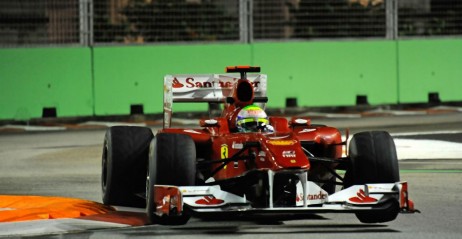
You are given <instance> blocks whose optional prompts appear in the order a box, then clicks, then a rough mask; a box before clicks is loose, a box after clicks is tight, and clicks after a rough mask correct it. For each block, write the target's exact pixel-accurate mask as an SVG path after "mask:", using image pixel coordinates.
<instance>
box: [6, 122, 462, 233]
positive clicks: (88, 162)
mask: <svg viewBox="0 0 462 239" xmlns="http://www.w3.org/2000/svg"><path fill="white" fill-rule="evenodd" d="M375 120H390V119H386V118H383V119H381V118H377V119H375ZM374 122H376V121H374ZM460 122H462V121H460ZM460 122H459V123H449V124H434V125H431V126H430V125H414V126H412V125H411V126H409V125H407V126H404V127H399V126H383V127H374V128H376V129H380V130H388V131H390V132H392V133H395V134H397V135H398V136H395V138H397V139H430V140H435V139H436V140H444V141H450V142H457V143H461V142H462V133H458V132H462V123H460ZM336 123H337V122H336V121H335V120H330V122H329V123H328V124H329V125H333V126H337V127H342V124H344V123H345V122H344V121H341V122H340V121H339V122H338V125H336ZM365 125H366V124H365ZM371 127H373V126H371ZM362 130H365V129H363V128H360V127H358V128H354V129H353V130H352V133H354V132H358V131H362ZM367 130H369V127H368V128H367ZM424 131H429V132H431V131H443V132H445V133H437V134H432V133H430V134H424V135H417V134H413V133H411V134H402V133H409V132H424ZM400 134H401V136H400ZM103 137H104V130H92V131H65V132H46V133H21V134H8V135H7V134H3V135H0V165H1V167H0V194H19V195H51V196H65V197H75V198H83V199H89V200H94V201H97V202H100V201H101V192H100V191H101V190H100V170H101V165H100V163H101V160H100V158H101V148H102V142H103ZM434 151H438V149H437V148H435V149H434ZM460 158H462V155H461V157H460ZM400 168H401V178H402V180H406V181H408V182H409V183H410V194H411V198H412V199H413V200H414V201H415V203H416V207H417V208H418V209H420V210H421V211H422V213H421V214H415V215H400V216H398V219H397V220H395V221H393V222H391V223H388V224H386V225H381V224H378V225H375V224H373V225H365V224H361V223H359V222H358V220H357V219H356V218H355V216H354V215H349V214H341V215H339V214H323V215H314V216H310V217H305V218H297V219H296V220H289V218H287V217H283V216H282V217H272V218H270V219H263V218H226V220H224V219H223V218H212V219H199V218H193V219H191V220H190V222H189V223H188V224H187V225H185V226H177V227H167V226H159V225H152V226H141V227H127V228H118V229H101V230H90V231H83V232H74V233H73V232H69V233H66V234H61V235H46V236H36V238H41V237H43V238H62V237H65V238H144V237H146V238H152V237H173V238H188V239H190V238H203V237H206V236H215V235H217V234H218V235H220V237H223V238H227V237H236V236H239V237H240V238H254V239H255V238H307V237H316V238H355V239H358V238H371V237H374V238H461V237H462V228H461V227H460V221H461V220H462V207H461V201H462V194H461V191H462V186H461V185H462V160H461V159H437V158H434V159H426V160H418V159H409V160H402V161H401V162H400Z"/></svg>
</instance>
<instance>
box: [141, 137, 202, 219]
mask: <svg viewBox="0 0 462 239" xmlns="http://www.w3.org/2000/svg"><path fill="white" fill-rule="evenodd" d="M147 175H148V176H147V180H146V194H147V202H146V204H147V209H146V211H147V215H148V221H149V223H150V224H155V223H156V224H163V225H183V224H185V223H186V222H187V221H188V220H189V218H190V215H189V214H188V212H187V211H183V214H181V215H169V216H165V215H164V216H158V215H157V214H156V213H155V212H156V211H155V210H156V204H155V202H154V199H153V198H154V191H153V186H154V185H172V186H193V185H195V181H196V147H195V144H194V141H193V140H192V138H191V137H190V136H188V135H183V134H169V133H160V134H157V135H156V137H155V139H154V140H152V142H151V146H150V152H149V166H148V174H147Z"/></svg>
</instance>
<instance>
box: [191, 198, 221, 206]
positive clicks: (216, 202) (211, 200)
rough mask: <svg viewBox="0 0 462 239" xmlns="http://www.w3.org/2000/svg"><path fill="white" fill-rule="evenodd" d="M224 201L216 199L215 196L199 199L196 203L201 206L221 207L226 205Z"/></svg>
mask: <svg viewBox="0 0 462 239" xmlns="http://www.w3.org/2000/svg"><path fill="white" fill-rule="evenodd" d="M224 202H225V201H224V200H221V199H218V198H215V197H214V196H205V197H203V198H202V199H199V200H197V201H196V204H201V205H219V204H222V203H224Z"/></svg>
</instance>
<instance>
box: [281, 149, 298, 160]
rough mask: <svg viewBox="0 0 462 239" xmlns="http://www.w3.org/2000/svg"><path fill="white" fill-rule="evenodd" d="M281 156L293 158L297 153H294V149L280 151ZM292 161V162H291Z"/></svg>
mask: <svg viewBox="0 0 462 239" xmlns="http://www.w3.org/2000/svg"><path fill="white" fill-rule="evenodd" d="M282 157H284V158H295V157H297V155H296V154H295V151H294V150H288V151H282ZM292 161H294V162H292ZM290 162H291V163H295V160H291V161H290Z"/></svg>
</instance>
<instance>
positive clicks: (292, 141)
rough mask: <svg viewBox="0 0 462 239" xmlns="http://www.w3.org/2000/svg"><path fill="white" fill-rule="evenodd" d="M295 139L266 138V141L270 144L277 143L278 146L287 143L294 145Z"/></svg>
mask: <svg viewBox="0 0 462 239" xmlns="http://www.w3.org/2000/svg"><path fill="white" fill-rule="evenodd" d="M295 142H297V141H295V140H268V141H267V143H268V144H271V145H278V146H287V145H294V144H295Z"/></svg>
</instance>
